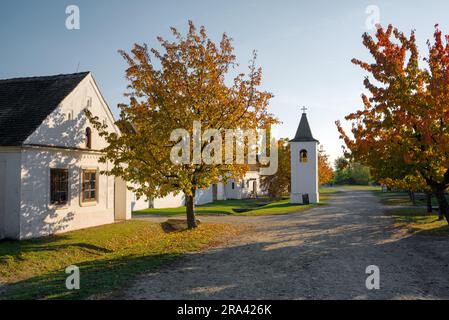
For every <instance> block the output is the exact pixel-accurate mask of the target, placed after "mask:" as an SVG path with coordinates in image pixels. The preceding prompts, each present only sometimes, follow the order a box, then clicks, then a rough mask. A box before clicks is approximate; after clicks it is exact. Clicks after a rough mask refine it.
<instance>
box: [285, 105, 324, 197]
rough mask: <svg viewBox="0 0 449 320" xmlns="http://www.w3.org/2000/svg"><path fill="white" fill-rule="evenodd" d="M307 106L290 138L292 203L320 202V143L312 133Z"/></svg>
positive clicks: (303, 109)
mask: <svg viewBox="0 0 449 320" xmlns="http://www.w3.org/2000/svg"><path fill="white" fill-rule="evenodd" d="M306 110H307V109H306V108H302V116H301V121H300V122H299V126H298V130H296V135H295V137H294V138H293V139H292V140H290V152H291V194H290V202H291V203H292V204H309V203H319V201H320V195H319V192H318V145H319V141H318V140H317V139H315V138H314V137H313V135H312V130H310V126H309V121H308V120H307V114H306Z"/></svg>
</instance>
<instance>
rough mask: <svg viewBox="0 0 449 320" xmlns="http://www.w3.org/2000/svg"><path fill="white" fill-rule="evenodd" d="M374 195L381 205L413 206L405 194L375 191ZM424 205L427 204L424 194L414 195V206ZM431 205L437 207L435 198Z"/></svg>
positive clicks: (448, 197)
mask: <svg viewBox="0 0 449 320" xmlns="http://www.w3.org/2000/svg"><path fill="white" fill-rule="evenodd" d="M376 195H377V196H378V197H379V198H380V201H381V202H382V203H383V204H385V205H388V206H412V205H413V203H412V201H411V200H410V197H409V195H408V193H407V192H402V191H389V192H381V191H377V192H376ZM446 198H447V199H448V200H449V195H446ZM426 204H427V201H426V199H425V196H424V194H417V195H416V205H417V206H426ZM432 205H433V206H436V207H438V201H437V199H436V198H435V197H432Z"/></svg>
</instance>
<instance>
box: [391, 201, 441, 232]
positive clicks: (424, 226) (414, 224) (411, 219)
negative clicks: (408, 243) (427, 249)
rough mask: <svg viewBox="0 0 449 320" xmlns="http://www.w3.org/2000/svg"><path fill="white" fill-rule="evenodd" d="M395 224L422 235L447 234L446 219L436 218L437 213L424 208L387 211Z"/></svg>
mask: <svg viewBox="0 0 449 320" xmlns="http://www.w3.org/2000/svg"><path fill="white" fill-rule="evenodd" d="M388 214H389V215H391V216H392V217H393V218H394V220H395V223H396V225H397V226H399V227H404V228H407V229H408V231H409V232H410V233H419V234H422V235H433V236H449V225H448V223H447V222H446V220H442V221H441V220H438V215H435V214H429V213H426V209H425V208H424V209H423V208H395V209H391V210H389V211H388Z"/></svg>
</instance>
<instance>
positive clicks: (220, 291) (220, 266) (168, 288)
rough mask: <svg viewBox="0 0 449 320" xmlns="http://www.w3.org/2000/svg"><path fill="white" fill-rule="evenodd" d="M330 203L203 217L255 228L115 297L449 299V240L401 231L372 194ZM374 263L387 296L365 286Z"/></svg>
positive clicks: (342, 196)
mask: <svg viewBox="0 0 449 320" xmlns="http://www.w3.org/2000/svg"><path fill="white" fill-rule="evenodd" d="M329 202H330V204H329V205H326V206H319V207H315V208H314V209H311V210H309V211H305V212H300V213H294V214H289V215H282V216H262V217H233V216H226V217H202V218H201V219H202V220H203V221H213V222H217V221H219V222H224V223H238V224H247V225H252V226H254V228H252V230H253V231H252V232H249V233H247V234H245V235H243V236H241V237H239V238H237V239H233V240H232V241H230V242H228V243H226V244H224V245H222V246H221V247H218V248H214V249H211V250H208V251H205V252H201V253H192V254H188V255H186V256H185V257H183V258H181V259H179V260H177V261H176V262H174V263H172V264H170V265H168V266H166V267H164V268H162V269H160V270H157V271H155V272H151V273H147V274H144V275H142V276H140V277H139V278H138V279H136V281H135V282H133V283H132V284H131V285H130V286H129V287H127V288H124V289H123V290H122V291H121V292H118V293H115V294H114V298H119V299H428V298H439V299H449V272H448V271H449V239H447V238H436V237H429V236H418V235H414V236H411V235H409V234H407V233H405V232H403V231H401V230H398V229H396V228H394V227H393V223H392V220H391V218H389V217H388V216H385V215H384V213H383V212H384V208H383V207H382V205H381V204H380V203H379V201H378V199H377V198H376V197H375V196H374V195H373V194H372V193H371V192H370V191H350V190H344V191H343V192H341V193H338V194H335V195H333V196H332V198H331V199H330V201H329ZM145 219H148V220H151V221H162V220H166V219H165V218H155V217H153V218H145ZM369 265H376V266H378V267H379V268H380V289H379V290H368V289H367V288H366V286H365V280H366V278H367V277H368V275H367V274H366V273H365V271H366V267H367V266H369Z"/></svg>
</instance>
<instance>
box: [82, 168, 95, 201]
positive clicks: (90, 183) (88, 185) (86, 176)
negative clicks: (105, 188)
mask: <svg viewBox="0 0 449 320" xmlns="http://www.w3.org/2000/svg"><path fill="white" fill-rule="evenodd" d="M82 196H83V202H91V201H96V200H97V171H96V170H83V195H82Z"/></svg>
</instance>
